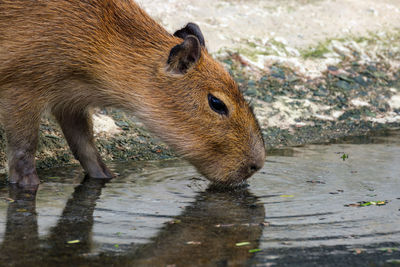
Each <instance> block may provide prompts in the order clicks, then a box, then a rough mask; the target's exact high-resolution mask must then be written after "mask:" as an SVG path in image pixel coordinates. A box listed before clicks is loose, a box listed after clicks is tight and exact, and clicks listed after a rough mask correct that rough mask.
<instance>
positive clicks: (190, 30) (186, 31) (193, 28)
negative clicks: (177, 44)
mask: <svg viewBox="0 0 400 267" xmlns="http://www.w3.org/2000/svg"><path fill="white" fill-rule="evenodd" d="M188 35H194V36H196V37H197V39H198V40H199V42H200V44H201V45H202V46H204V47H205V46H206V44H205V41H204V36H203V33H202V32H201V30H200V27H199V26H198V25H197V24H194V23H192V22H189V23H188V24H187V25H186V26H185V28H182V29H180V30H178V31H176V32H175V33H174V36H176V37H179V38H182V39H186V37H187V36H188Z"/></svg>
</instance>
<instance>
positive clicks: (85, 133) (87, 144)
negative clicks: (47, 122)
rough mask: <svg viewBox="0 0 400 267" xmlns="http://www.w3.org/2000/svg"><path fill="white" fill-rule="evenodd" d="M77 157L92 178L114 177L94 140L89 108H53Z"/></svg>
mask: <svg viewBox="0 0 400 267" xmlns="http://www.w3.org/2000/svg"><path fill="white" fill-rule="evenodd" d="M53 114H54V116H55V117H56V119H57V121H58V123H59V124H60V126H61V129H62V131H63V133H64V136H65V138H66V139H67V142H68V144H69V147H70V148H71V150H72V153H73V154H74V156H75V158H76V159H77V160H79V162H80V163H81V165H82V167H83V168H84V169H85V171H86V172H87V173H88V175H89V176H90V177H92V178H112V177H113V174H112V173H111V171H110V170H109V169H108V168H107V166H106V165H105V164H104V163H103V161H102V160H101V157H100V154H99V152H98V151H97V148H96V146H95V144H94V140H93V125H92V118H91V114H90V112H89V111H88V110H85V111H79V112H78V111H75V112H68V111H65V110H61V111H59V110H53Z"/></svg>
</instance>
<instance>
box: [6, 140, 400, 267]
mask: <svg viewBox="0 0 400 267" xmlns="http://www.w3.org/2000/svg"><path fill="white" fill-rule="evenodd" d="M343 154H345V155H347V156H348V158H346V157H345V160H343ZM399 162H400V133H398V132H393V133H390V134H389V135H385V136H377V137H365V138H358V139H354V138H353V139H348V140H341V142H338V143H337V144H331V145H310V146H305V147H297V148H290V149H284V150H277V151H273V152H272V154H271V153H270V155H269V157H268V159H267V162H266V165H265V167H264V168H263V169H262V170H261V171H260V172H259V173H258V174H256V175H255V176H254V177H253V178H252V179H250V181H249V186H248V187H247V188H240V189H236V190H233V191H232V190H231V191H226V192H223V191H218V190H216V189H213V188H209V184H208V182H207V181H205V180H204V179H203V178H201V177H200V176H199V175H198V174H197V173H196V171H195V170H194V169H193V168H192V167H191V166H189V165H187V164H186V163H185V162H182V161H179V160H174V161H163V162H139V163H138V162H132V163H119V164H114V165H113V166H112V168H113V169H114V171H115V172H117V173H118V174H119V177H118V178H116V179H114V180H112V181H110V182H108V183H107V182H103V181H98V180H88V179H84V177H83V175H82V172H81V169H80V168H79V167H68V168H62V169H57V170H55V169H53V170H45V171H42V172H41V173H40V176H41V178H42V179H43V180H44V181H43V182H42V184H41V185H40V188H39V191H38V192H37V195H36V196H35V195H34V194H32V193H31V192H24V191H21V190H18V189H14V188H10V187H8V186H1V187H0V266H38V265H41V266H54V265H60V266H102V265H105V266H108V265H115V266H243V265H248V266H271V265H279V266H282V265H293V266H299V265H305V266H312V265H315V266H320V265H332V266H338V265H348V264H352V265H355V264H357V265H358V264H360V265H370V264H375V265H382V264H395V263H396V260H399V259H400V181H399V173H400V164H399ZM361 201H387V203H386V204H385V205H382V206H375V205H371V206H364V207H357V203H358V202H361ZM349 204H353V205H350V206H348V205H349ZM242 242H246V243H245V245H243V246H237V244H238V243H242ZM252 249H260V250H261V251H258V252H253V253H252V252H249V251H250V250H252Z"/></svg>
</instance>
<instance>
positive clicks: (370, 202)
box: [345, 200, 388, 207]
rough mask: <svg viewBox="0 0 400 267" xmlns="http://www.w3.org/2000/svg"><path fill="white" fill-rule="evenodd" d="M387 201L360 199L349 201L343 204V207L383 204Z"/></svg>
mask: <svg viewBox="0 0 400 267" xmlns="http://www.w3.org/2000/svg"><path fill="white" fill-rule="evenodd" d="M387 203H388V201H387V200H384V201H382V200H378V201H360V202H357V203H351V204H347V205H345V207H368V206H384V205H386V204H387Z"/></svg>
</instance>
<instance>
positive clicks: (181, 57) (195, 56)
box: [167, 35, 201, 74]
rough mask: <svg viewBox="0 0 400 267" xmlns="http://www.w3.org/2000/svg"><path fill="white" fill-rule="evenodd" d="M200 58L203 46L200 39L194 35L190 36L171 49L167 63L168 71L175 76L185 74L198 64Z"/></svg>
mask: <svg viewBox="0 0 400 267" xmlns="http://www.w3.org/2000/svg"><path fill="white" fill-rule="evenodd" d="M200 56H201V46H200V42H199V39H197V37H196V36H194V35H188V36H186V38H185V40H184V41H183V43H181V44H178V45H176V46H174V47H173V48H172V49H171V52H170V53H169V57H168V61H167V71H169V72H171V73H173V74H185V73H186V72H187V71H188V70H189V69H190V68H191V67H193V66H194V65H196V64H197V62H198V61H199V59H200Z"/></svg>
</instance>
